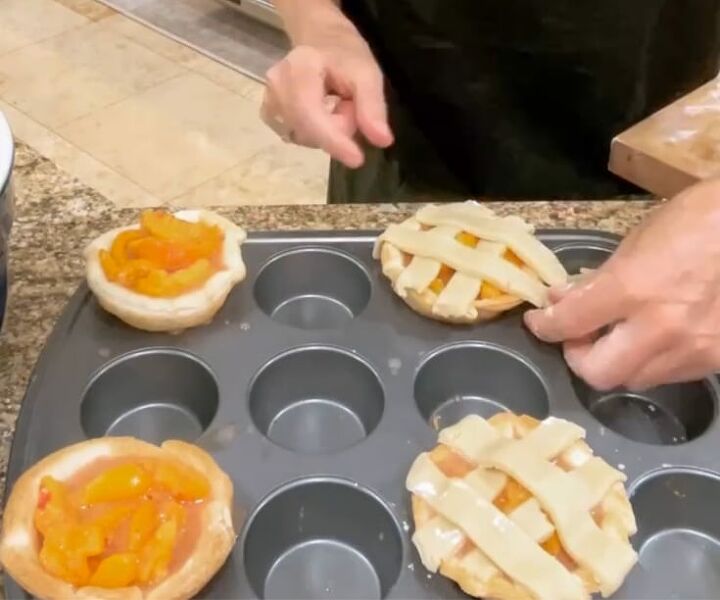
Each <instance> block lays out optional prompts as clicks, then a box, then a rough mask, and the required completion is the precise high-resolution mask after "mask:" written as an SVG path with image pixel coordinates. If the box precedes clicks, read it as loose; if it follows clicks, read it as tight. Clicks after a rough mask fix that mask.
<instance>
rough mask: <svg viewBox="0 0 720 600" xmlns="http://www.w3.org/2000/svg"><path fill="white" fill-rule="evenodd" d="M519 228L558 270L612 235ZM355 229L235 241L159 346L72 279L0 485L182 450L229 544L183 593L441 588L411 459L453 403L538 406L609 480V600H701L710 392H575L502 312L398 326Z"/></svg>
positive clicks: (718, 459)
mask: <svg viewBox="0 0 720 600" xmlns="http://www.w3.org/2000/svg"><path fill="white" fill-rule="evenodd" d="M539 235H540V238H541V239H542V240H543V242H545V243H546V244H547V245H548V246H549V247H551V248H552V249H553V250H554V251H555V252H556V253H557V255H558V256H559V257H560V259H561V261H562V262H563V263H564V264H565V265H566V267H567V268H568V270H569V271H570V272H576V271H577V270H578V269H580V268H581V267H595V266H598V265H599V264H600V263H602V261H603V260H605V259H606V258H607V257H608V256H609V255H610V254H611V253H612V251H613V250H614V248H615V247H616V245H617V242H618V239H617V238H615V237H614V236H611V235H608V234H604V233H598V232H588V231H565V230H552V231H541V232H539ZM375 236H376V234H375V233H374V232H358V233H334V232H333V233H259V234H252V235H250V237H249V239H248V241H247V242H246V244H245V245H244V247H243V254H244V257H245V260H246V263H247V266H248V273H249V275H248V277H247V279H246V280H245V281H244V282H243V283H242V284H240V285H239V286H238V287H237V288H236V289H235V290H234V291H233V292H232V294H231V295H230V296H229V298H228V300H227V302H226V304H225V306H224V307H223V308H222V310H221V311H220V312H219V313H218V314H217V315H216V317H215V319H214V320H213V322H212V324H210V325H209V326H206V327H202V328H198V329H194V330H190V331H187V332H185V333H183V334H181V335H178V336H172V335H166V334H149V333H144V332H140V331H137V330H133V329H131V328H129V327H127V326H125V325H123V324H122V323H121V322H120V321H118V320H116V319H115V318H114V317H112V316H111V315H109V314H107V313H105V312H104V311H103V310H102V309H101V308H100V307H99V306H98V304H97V303H96V301H95V300H94V298H93V296H92V294H91V293H90V292H89V291H88V289H87V287H86V286H84V285H83V286H81V287H80V289H79V290H78V291H77V293H76V294H75V296H74V297H73V298H72V300H71V301H70V303H69V304H68V306H67V308H66V310H65V312H64V314H63V316H62V317H61V318H60V320H59V321H58V323H57V326H56V328H55V330H54V332H53V334H52V336H51V337H50V339H49V341H48V343H47V346H46V349H45V350H44V352H43V354H42V356H41V358H40V360H39V362H38V364H37V366H36V369H35V372H34V374H33V377H32V379H31V382H30V386H29V388H28V391H27V395H26V398H25V401H24V404H23V407H22V411H21V414H20V418H19V420H18V424H17V431H16V434H15V439H14V444H13V448H12V454H11V459H10V464H9V471H8V485H9V486H12V484H13V482H14V481H15V480H16V479H17V477H18V476H19V475H20V473H21V472H22V471H24V470H25V469H26V468H28V467H29V466H30V465H31V464H33V463H35V462H36V461H37V460H39V459H40V458H42V457H43V456H45V455H46V454H48V453H50V452H52V451H54V450H57V449H59V448H61V447H63V446H65V445H67V444H70V443H73V442H76V441H78V440H82V439H84V438H87V437H95V436H102V435H134V436H137V437H140V438H142V439H145V440H148V441H151V442H159V441H162V440H164V439H167V438H181V439H186V440H189V441H195V442H196V443H198V444H199V445H200V446H202V447H204V448H206V449H207V450H209V451H211V452H212V453H213V455H214V456H215V458H216V460H217V461H218V463H219V464H220V465H221V466H222V468H224V469H225V470H226V471H227V472H228V473H229V475H230V476H231V477H232V479H233V481H234V484H235V494H236V510H235V520H236V528H237V529H238V531H239V534H240V536H239V539H238V543H237V545H236V547H235V550H234V552H233V554H232V556H231V558H230V559H229V560H228V562H227V564H226V565H225V567H224V568H223V569H222V570H221V571H220V573H218V575H217V576H216V577H215V578H214V579H213V581H212V582H211V583H210V584H209V585H208V587H207V588H206V589H205V590H204V591H203V592H202V594H201V596H200V597H202V598H268V599H276V598H333V599H335V598H362V599H370V598H403V599H405V598H414V599H424V598H454V597H457V598H463V597H464V595H463V594H462V592H461V591H460V590H459V589H458V588H457V587H456V586H455V585H454V584H452V583H451V582H449V581H447V580H445V579H444V578H443V577H441V576H439V575H430V574H428V573H427V572H426V571H425V569H424V568H423V566H422V564H421V563H420V561H419V559H418V556H417V554H416V552H415V550H414V547H413V545H412V543H411V539H410V538H411V535H412V518H411V515H410V512H409V498H408V494H407V493H406V491H405V487H404V481H405V476H406V474H407V471H408V468H409V466H410V464H411V462H412V461H413V459H414V458H415V457H416V456H417V455H418V454H419V453H420V452H422V451H424V450H427V449H429V448H430V447H432V446H433V445H434V443H435V441H436V429H437V428H439V427H443V426H446V425H449V424H451V423H453V422H455V421H456V420H457V419H459V418H460V417H462V416H464V415H466V414H468V413H470V412H477V413H479V414H481V415H484V416H489V415H490V414H492V413H493V412H495V411H497V410H504V409H507V410H513V411H516V412H520V413H527V414H530V415H533V416H535V417H538V418H543V417H546V416H548V415H555V416H558V417H563V418H567V419H570V420H572V421H574V422H576V423H578V424H579V425H581V426H582V427H584V428H585V429H586V430H587V439H588V442H589V443H590V445H591V446H592V447H593V448H594V449H595V451H596V453H597V454H599V455H600V456H602V457H604V458H605V459H606V460H607V461H608V462H610V463H611V464H613V465H615V466H616V467H618V468H620V469H622V470H624V471H625V472H626V473H627V475H628V485H629V489H630V492H631V494H632V500H633V504H634V506H635V509H636V514H637V519H638V525H639V532H638V534H637V535H636V536H635V537H634V538H633V543H634V546H635V547H636V548H637V549H638V551H639V553H640V560H639V564H638V565H637V566H636V568H635V569H634V570H633V572H632V573H631V575H630V576H629V578H628V580H627V581H626V584H625V586H624V587H623V588H622V589H621V590H620V591H619V592H618V593H617V595H616V598H618V599H620V598H623V599H630V598H632V599H639V598H648V599H649V598H652V599H654V600H657V599H660V598H683V599H686V600H687V599H691V598H698V599H699V598H703V599H707V598H717V597H720V519H718V518H717V510H718V507H719V506H720V476H718V475H717V474H716V473H717V472H720V451H719V448H720V426H719V425H718V421H717V419H716V416H717V409H718V408H717V407H718V391H719V389H720V387H719V386H718V381H717V380H716V379H715V378H711V379H708V380H706V381H702V382H697V383H692V384H682V385H673V386H667V387H662V388H658V389H655V390H650V391H649V392H647V393H645V394H630V393H628V392H626V391H623V390H616V391H613V392H612V393H598V392H596V391H593V390H591V389H589V388H588V387H587V386H586V385H584V384H583V383H582V382H581V381H579V380H577V379H576V378H575V377H573V375H572V374H571V373H570V372H569V371H568V369H567V367H566V365H565V363H564V361H563V358H562V355H561V352H560V349H559V348H558V347H557V346H553V345H546V344H542V343H540V342H538V341H537V340H536V339H535V338H533V337H532V336H531V335H530V334H529V333H528V332H527V331H526V329H525V328H524V327H523V325H522V312H523V309H518V310H515V311H513V312H511V313H509V314H507V315H505V316H504V317H501V318H500V319H499V320H496V321H494V322H490V323H487V324H483V325H480V326H472V327H462V326H448V325H444V324H441V323H437V322H434V321H431V320H429V319H425V318H423V317H421V316H419V315H417V314H415V313H414V312H413V311H412V310H411V309H409V308H408V307H407V306H406V305H405V304H404V303H403V302H402V301H401V300H400V299H399V298H397V297H396V296H395V294H394V293H393V292H392V290H391V288H390V285H389V283H388V282H387V281H386V279H385V278H384V277H383V276H382V273H381V271H380V267H379V265H378V263H377V262H376V261H374V260H373V259H372V245H373V241H374V239H375ZM5 591H6V595H7V597H9V598H18V597H25V596H23V594H22V591H21V590H20V589H19V588H18V587H17V586H16V585H15V584H14V583H13V582H12V581H11V580H9V579H6V580H5Z"/></svg>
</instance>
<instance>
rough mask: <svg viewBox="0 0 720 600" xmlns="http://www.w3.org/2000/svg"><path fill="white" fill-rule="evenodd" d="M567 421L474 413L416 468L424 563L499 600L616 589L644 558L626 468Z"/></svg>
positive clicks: (412, 483) (412, 484) (547, 599)
mask: <svg viewBox="0 0 720 600" xmlns="http://www.w3.org/2000/svg"><path fill="white" fill-rule="evenodd" d="M584 435H585V431H584V430H583V429H582V428H581V427H579V426H577V425H575V424H573V423H570V422H568V421H564V420H561V419H555V418H549V419H546V420H545V421H542V422H539V421H537V420H536V419H533V418H531V417H527V416H516V415H514V414H510V413H501V414H498V415H495V416H494V417H492V418H491V419H489V420H487V421H486V420H485V419H483V418H481V417H479V416H469V417H466V418H465V419H463V420H462V421H460V422H459V423H457V424H456V425H453V426H452V427H448V428H446V429H443V430H442V431H440V434H439V445H438V446H436V447H435V448H434V449H433V450H432V451H431V452H429V453H423V454H421V455H420V456H419V457H418V458H417V459H416V461H415V462H414V464H413V465H412V468H411V469H410V473H409V474H408V477H407V489H408V490H409V491H410V492H411V493H412V511H413V518H414V521H415V532H414V535H413V542H414V544H415V546H416V548H417V550H418V552H419V554H420V558H421V560H422V562H423V564H424V565H425V567H426V568H427V569H428V570H429V571H432V572H437V571H438V570H439V571H440V573H441V574H442V575H444V576H446V577H448V578H450V579H452V580H454V581H455V582H457V583H458V584H459V585H460V587H461V588H462V589H463V590H464V591H465V592H466V593H468V594H470V595H472V596H476V597H482V598H492V599H496V600H509V599H513V600H521V599H526V598H527V599H542V600H575V599H577V600H581V599H587V598H589V597H590V595H591V594H593V593H595V592H601V593H602V595H603V596H604V597H608V596H610V595H611V594H613V593H615V591H617V589H618V588H619V587H620V585H621V584H622V583H623V581H624V579H625V577H626V576H627V574H628V573H629V572H630V570H631V569H632V567H633V566H634V565H635V563H636V561H637V555H636V553H635V551H634V550H633V548H632V546H631V544H630V541H629V537H630V536H632V535H633V534H634V533H635V532H636V524H635V516H634V514H633V510H632V507H631V505H630V502H629V501H628V498H627V494H626V492H625V488H624V485H623V483H624V481H625V479H626V478H625V475H624V474H623V473H621V472H620V471H617V470H616V469H614V468H612V467H610V466H609V465H608V464H607V463H606V462H605V461H603V460H602V459H601V458H599V457H597V456H594V455H593V453H592V450H591V449H590V448H589V447H588V445H587V444H586V443H585V442H584V441H583V437H584Z"/></svg>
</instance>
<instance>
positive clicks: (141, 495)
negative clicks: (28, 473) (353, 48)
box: [34, 458, 210, 588]
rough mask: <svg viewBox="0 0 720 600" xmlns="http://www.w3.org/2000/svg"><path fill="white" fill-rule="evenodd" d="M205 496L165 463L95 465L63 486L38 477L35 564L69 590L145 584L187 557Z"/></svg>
mask: <svg viewBox="0 0 720 600" xmlns="http://www.w3.org/2000/svg"><path fill="white" fill-rule="evenodd" d="M209 495H210V485H209V483H208V481H207V479H205V477H204V476H203V475H202V474H200V473H198V472H197V471H195V470H194V469H191V468H189V467H186V466H184V465H182V464H180V463H176V462H173V461H168V460H158V459H148V458H137V459H110V460H108V459H100V460H98V461H96V462H95V463H94V464H92V465H90V466H89V467H87V468H86V469H83V470H82V471H81V472H80V473H78V474H77V475H75V476H74V477H73V478H72V479H71V480H70V481H67V482H63V481H58V480H56V479H54V478H52V477H49V476H48V477H44V478H43V479H42V481H41V483H40V492H39V496H38V503H37V508H36V509H35V518H34V523H35V528H36V530H37V532H38V534H39V536H40V553H39V559H40V563H41V564H42V566H43V568H44V569H45V570H46V571H47V572H48V573H50V574H51V575H53V576H55V577H58V578H60V579H62V580H64V581H66V582H68V583H70V584H72V585H75V586H88V585H89V586H96V587H101V588H118V587H126V586H132V585H137V586H152V585H155V584H157V583H159V582H160V581H162V580H163V579H164V578H165V577H167V575H168V574H169V573H170V572H171V571H172V570H173V569H175V568H177V567H178V566H180V565H181V564H182V562H183V561H184V560H185V559H186V558H187V557H188V556H189V554H190V552H191V551H192V547H193V544H194V540H195V539H196V537H197V534H198V532H199V528H200V515H201V511H202V508H203V506H204V503H205V501H206V500H207V499H208V497H209Z"/></svg>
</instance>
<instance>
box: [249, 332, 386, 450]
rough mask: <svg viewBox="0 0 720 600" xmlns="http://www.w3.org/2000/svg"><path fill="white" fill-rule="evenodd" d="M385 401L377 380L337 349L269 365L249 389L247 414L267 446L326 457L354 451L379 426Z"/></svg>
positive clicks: (297, 353) (294, 353)
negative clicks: (342, 451)
mask: <svg viewBox="0 0 720 600" xmlns="http://www.w3.org/2000/svg"><path fill="white" fill-rule="evenodd" d="M384 405H385V396H384V393H383V388H382V385H381V384H380V380H379V379H378V376H377V374H376V373H375V372H374V371H373V369H372V368H371V367H370V366H369V365H368V364H367V363H366V362H365V361H364V360H363V359H361V358H359V357H357V356H356V355H354V354H352V353H350V352H347V351H345V350H341V349H339V348H332V347H323V346H309V347H303V348H296V349H294V350H291V351H289V352H286V353H284V354H281V355H280V356H278V357H276V358H274V359H273V360H271V361H270V362H269V363H268V364H267V365H266V366H265V367H263V369H262V370H261V371H260V372H259V373H258V374H257V375H256V377H255V378H254V380H253V382H252V384H251V386H250V414H251V415H252V418H253V420H254V422H255V425H256V426H257V428H258V429H259V430H260V431H261V432H262V433H264V434H265V435H266V436H267V437H268V438H269V439H270V440H272V441H273V442H275V443H276V444H278V445H279V446H282V447H284V448H287V449H289V450H294V451H296V452H300V453H304V454H324V453H330V452H337V451H339V450H343V449H344V448H349V447H350V446H354V445H355V444H356V443H357V442H359V441H360V440H362V439H364V438H365V437H366V436H368V435H369V434H370V432H372V430H373V429H375V427H376V426H377V424H378V422H379V421H380V417H381V416H382V414H383V408H384Z"/></svg>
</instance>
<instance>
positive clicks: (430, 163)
mask: <svg viewBox="0 0 720 600" xmlns="http://www.w3.org/2000/svg"><path fill="white" fill-rule="evenodd" d="M342 7H343V10H344V11H345V13H346V14H347V15H348V16H349V18H350V19H351V20H352V21H353V22H354V23H355V25H356V26H357V27H358V29H359V30H360V32H361V34H362V35H363V36H364V37H365V39H366V40H367V41H368V42H369V44H370V46H371V48H372V49H373V52H374V53H375V55H376V57H377V59H378V62H379V63H380V66H381V67H382V69H383V72H384V73H385V76H386V79H387V84H386V85H387V96H388V101H389V105H390V115H391V116H390V118H391V127H392V128H393V130H394V132H395V137H396V143H395V144H394V146H393V147H392V148H391V149H389V150H387V151H377V152H374V151H370V152H369V155H368V161H367V164H366V166H365V167H363V168H362V169H360V170H359V171H350V170H347V169H344V168H343V167H340V166H339V165H333V169H332V172H331V173H332V176H331V185H330V201H333V202H343V201H344V202H347V201H359V202H360V201H381V200H399V199H410V198H412V197H416V196H419V195H429V196H433V197H439V196H447V198H448V199H451V197H461V196H465V197H470V196H473V197H496V198H513V197H526V198H536V197H546V198H550V197H552V198H570V197H585V198H589V197H611V196H614V195H619V194H623V193H627V192H628V191H630V190H631V188H630V186H629V185H627V184H625V183H623V182H621V181H619V180H618V179H617V178H615V177H614V176H612V175H611V174H610V173H609V172H608V170H607V161H608V154H609V146H610V141H611V139H612V137H613V136H614V135H616V134H617V133H619V132H620V131H622V130H623V129H625V128H627V127H629V126H630V125H632V124H634V123H636V122H637V121H639V120H641V119H642V118H644V117H645V116H647V115H648V114H650V113H652V112H654V111H656V110H657V109H659V108H661V107H662V106H664V105H666V104H668V103H669V102H671V101H673V100H674V99H676V98H678V97H679V96H681V95H682V94H684V93H686V92H688V91H689V90H691V89H693V88H695V87H697V86H699V85H700V84H702V83H704V82H705V81H707V80H709V79H711V78H712V77H714V76H715V75H716V74H717V72H718V66H719V59H720V31H719V27H720V0H343V2H342Z"/></svg>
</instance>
